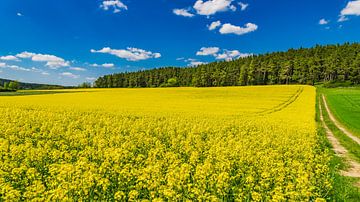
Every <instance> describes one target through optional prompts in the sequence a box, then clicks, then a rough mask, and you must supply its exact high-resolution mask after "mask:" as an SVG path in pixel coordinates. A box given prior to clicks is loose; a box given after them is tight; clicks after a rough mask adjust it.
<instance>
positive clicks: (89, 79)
mask: <svg viewBox="0 0 360 202" xmlns="http://www.w3.org/2000/svg"><path fill="white" fill-rule="evenodd" d="M85 79H86V80H88V81H95V80H96V78H95V77H86V78H85Z"/></svg>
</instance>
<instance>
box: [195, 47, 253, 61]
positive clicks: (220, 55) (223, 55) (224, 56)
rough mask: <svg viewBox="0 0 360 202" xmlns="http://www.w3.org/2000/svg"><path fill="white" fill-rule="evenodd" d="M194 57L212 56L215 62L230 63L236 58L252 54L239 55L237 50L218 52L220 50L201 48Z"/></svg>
mask: <svg viewBox="0 0 360 202" xmlns="http://www.w3.org/2000/svg"><path fill="white" fill-rule="evenodd" d="M196 55H199V56H208V55H211V56H214V57H215V58H216V59H217V60H226V61H230V60H233V59H238V58H242V57H249V56H251V55H253V54H251V53H241V52H240V51H238V50H226V49H224V50H222V51H221V52H220V48H218V47H208V48H206V47H203V48H201V49H200V51H198V52H197V53H196Z"/></svg>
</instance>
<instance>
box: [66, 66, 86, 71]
mask: <svg viewBox="0 0 360 202" xmlns="http://www.w3.org/2000/svg"><path fill="white" fill-rule="evenodd" d="M69 69H70V70H74V71H80V72H84V71H86V69H85V68H82V67H70V68H69Z"/></svg>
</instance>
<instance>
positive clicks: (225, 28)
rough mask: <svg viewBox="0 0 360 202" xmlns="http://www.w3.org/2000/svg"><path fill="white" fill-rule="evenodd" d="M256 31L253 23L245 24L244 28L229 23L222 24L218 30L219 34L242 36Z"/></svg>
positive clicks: (256, 27)
mask: <svg viewBox="0 0 360 202" xmlns="http://www.w3.org/2000/svg"><path fill="white" fill-rule="evenodd" d="M257 29H258V26H257V25H256V24H253V23H247V24H246V25H245V26H244V27H240V26H235V25H232V24H230V23H226V24H223V25H222V27H221V28H220V33H221V34H237V35H243V34H247V33H250V32H253V31H255V30H257Z"/></svg>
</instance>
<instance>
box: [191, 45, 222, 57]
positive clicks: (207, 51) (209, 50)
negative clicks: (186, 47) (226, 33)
mask: <svg viewBox="0 0 360 202" xmlns="http://www.w3.org/2000/svg"><path fill="white" fill-rule="evenodd" d="M219 51H220V48H218V47H202V48H201V49H200V50H199V51H198V52H197V53H196V55H200V56H207V55H213V56H216V54H217V53H218V52H219Z"/></svg>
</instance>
